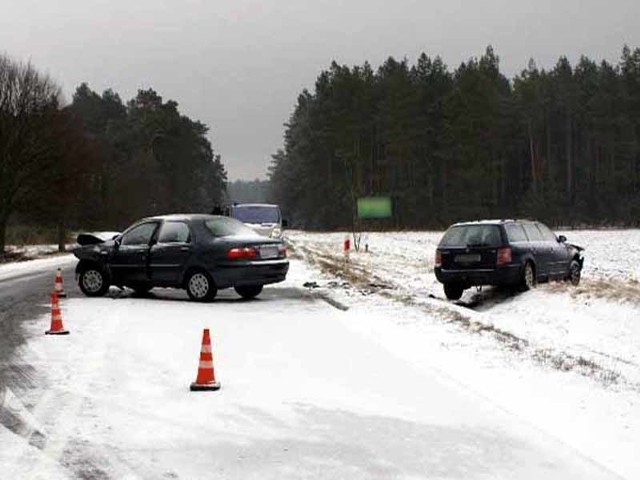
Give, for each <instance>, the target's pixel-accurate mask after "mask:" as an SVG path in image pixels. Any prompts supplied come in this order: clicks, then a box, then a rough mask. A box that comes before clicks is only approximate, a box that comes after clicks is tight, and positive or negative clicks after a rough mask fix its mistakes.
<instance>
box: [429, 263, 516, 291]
mask: <svg viewBox="0 0 640 480" xmlns="http://www.w3.org/2000/svg"><path fill="white" fill-rule="evenodd" d="M434 271H435V274H436V278H437V279H438V281H439V282H440V283H458V284H461V285H465V286H468V287H472V286H480V285H515V284H517V283H519V282H520V278H521V267H520V265H505V266H504V267H499V268H492V269H474V270H471V269H469V270H445V269H443V268H442V267H436V268H435V269H434Z"/></svg>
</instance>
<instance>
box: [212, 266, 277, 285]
mask: <svg viewBox="0 0 640 480" xmlns="http://www.w3.org/2000/svg"><path fill="white" fill-rule="evenodd" d="M288 271H289V261H288V260H272V261H260V262H242V263H238V262H229V263H226V264H224V265H218V266H217V268H216V270H215V271H213V272H211V274H212V276H213V279H214V281H215V282H216V286H217V287H218V288H229V287H235V286H243V285H267V284H270V283H278V282H282V281H283V280H284V279H285V278H286V276H287V272H288Z"/></svg>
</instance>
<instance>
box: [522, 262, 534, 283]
mask: <svg viewBox="0 0 640 480" xmlns="http://www.w3.org/2000/svg"><path fill="white" fill-rule="evenodd" d="M524 279H525V282H526V283H527V286H528V287H533V268H531V265H529V264H527V266H526V269H525V271H524Z"/></svg>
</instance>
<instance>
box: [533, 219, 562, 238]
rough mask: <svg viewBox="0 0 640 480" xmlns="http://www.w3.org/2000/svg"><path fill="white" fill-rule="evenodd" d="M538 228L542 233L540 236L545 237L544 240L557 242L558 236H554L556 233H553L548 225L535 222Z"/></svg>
mask: <svg viewBox="0 0 640 480" xmlns="http://www.w3.org/2000/svg"><path fill="white" fill-rule="evenodd" d="M536 225H537V227H538V229H539V230H540V233H542V237H543V238H544V239H545V241H547V242H557V241H558V237H556V234H555V233H553V232H552V231H551V230H550V229H549V227H547V226H546V225H544V224H542V223H536Z"/></svg>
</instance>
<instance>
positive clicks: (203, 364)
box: [190, 328, 220, 392]
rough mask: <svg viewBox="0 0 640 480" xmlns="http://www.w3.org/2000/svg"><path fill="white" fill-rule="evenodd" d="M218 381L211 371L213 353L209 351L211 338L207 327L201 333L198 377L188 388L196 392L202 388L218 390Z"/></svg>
mask: <svg viewBox="0 0 640 480" xmlns="http://www.w3.org/2000/svg"><path fill="white" fill-rule="evenodd" d="M219 389H220V382H216V376H215V373H214V372H213V353H212V351H211V338H210V337H209V329H208V328H205V329H204V332H203V333H202V348H201V350H200V365H199V366H198V378H196V381H195V382H193V383H192V384H191V388H190V390H191V391H192V392H198V391H203V390H219Z"/></svg>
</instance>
